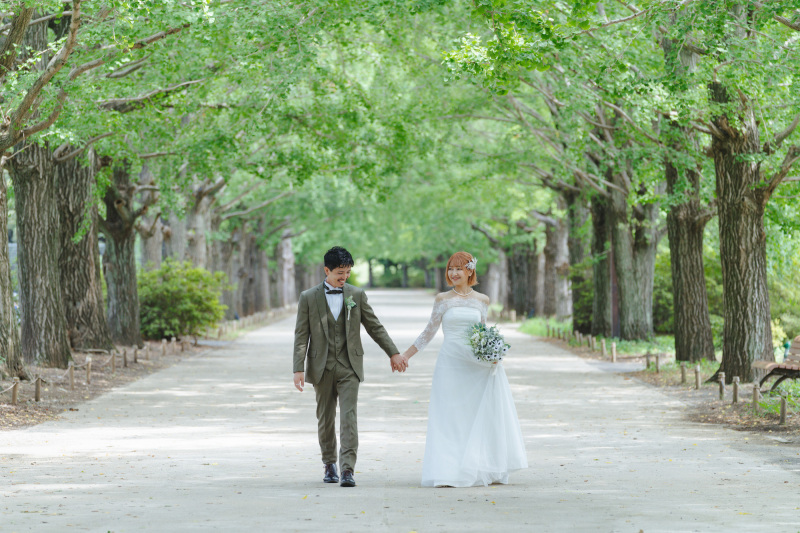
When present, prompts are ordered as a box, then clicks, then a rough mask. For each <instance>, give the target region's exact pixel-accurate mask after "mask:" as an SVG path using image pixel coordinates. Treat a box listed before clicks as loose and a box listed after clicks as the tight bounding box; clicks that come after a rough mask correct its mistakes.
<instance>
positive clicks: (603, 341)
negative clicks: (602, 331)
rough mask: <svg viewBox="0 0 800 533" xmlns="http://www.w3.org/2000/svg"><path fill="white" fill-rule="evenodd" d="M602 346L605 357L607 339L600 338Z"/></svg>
mask: <svg viewBox="0 0 800 533" xmlns="http://www.w3.org/2000/svg"><path fill="white" fill-rule="evenodd" d="M600 348H601V349H602V350H603V357H605V356H606V340H605V339H600Z"/></svg>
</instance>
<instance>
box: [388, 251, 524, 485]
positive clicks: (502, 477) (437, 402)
mask: <svg viewBox="0 0 800 533" xmlns="http://www.w3.org/2000/svg"><path fill="white" fill-rule="evenodd" d="M476 263H477V260H476V259H475V258H474V257H473V256H472V255H470V254H468V253H466V252H457V253H455V254H453V256H452V257H451V258H450V260H449V261H448V262H447V273H446V278H447V282H448V285H451V286H453V289H452V290H451V291H448V292H443V293H441V294H439V295H437V296H436V301H435V303H434V304H433V313H432V314H431V319H430V322H428V325H427V327H426V328H425V330H424V331H423V332H422V334H421V335H420V336H419V338H417V340H416V341H415V342H414V344H413V345H412V346H411V347H410V348H409V349H408V350H406V351H405V353H404V354H403V356H404V357H405V359H406V360H408V359H410V358H411V357H412V356H414V354H416V353H417V352H420V351H422V350H423V349H424V348H425V346H427V344H428V343H429V342H430V341H431V339H433V337H434V335H435V334H436V331H437V330H438V329H439V325H440V324H441V325H442V331H443V332H444V343H443V344H442V347H441V349H440V350H439V357H438V359H437V360H436V368H435V370H434V372H433V384H432V386H431V401H430V406H429V407H428V435H427V439H426V441H425V459H424V462H423V466H422V486H423V487H445V486H449V487H472V486H475V485H489V484H491V483H508V474H509V472H513V471H514V470H519V469H521V468H527V467H528V461H527V458H526V454H525V444H524V442H523V440H522V431H521V430H520V425H519V420H518V419H517V410H516V408H515V407H514V399H513V398H512V397H511V390H510V388H509V385H508V379H507V378H506V373H505V370H504V369H503V365H502V363H500V364H497V363H495V364H492V363H486V362H483V361H479V360H478V359H476V358H475V356H474V355H473V354H472V348H471V347H470V344H469V341H468V340H467V331H468V330H469V328H470V326H472V325H473V324H475V323H476V322H483V323H486V315H487V311H488V306H489V297H488V296H486V295H484V294H480V293H478V292H476V291H474V290H473V289H472V286H473V285H475V284H476V283H477V277H476V275H475V264H476Z"/></svg>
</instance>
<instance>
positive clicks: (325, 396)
mask: <svg viewBox="0 0 800 533" xmlns="http://www.w3.org/2000/svg"><path fill="white" fill-rule="evenodd" d="M358 384H359V381H358V376H357V375H356V373H355V372H354V371H353V369H352V368H349V367H347V366H345V365H343V364H341V363H340V362H339V361H336V364H335V365H334V367H333V369H326V370H325V372H323V374H322V379H320V380H319V383H317V384H315V385H314V392H315V393H316V397H317V434H318V436H319V447H320V450H321V451H322V462H323V463H324V464H330V463H336V401H337V399H338V401H339V418H340V430H339V432H340V440H341V448H340V449H339V468H340V469H341V470H342V471H344V470H352V471H355V466H356V454H357V453H358Z"/></svg>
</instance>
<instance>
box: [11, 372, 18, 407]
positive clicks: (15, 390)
mask: <svg viewBox="0 0 800 533" xmlns="http://www.w3.org/2000/svg"><path fill="white" fill-rule="evenodd" d="M18 399H19V378H14V386H13V387H12V388H11V405H17V400H18Z"/></svg>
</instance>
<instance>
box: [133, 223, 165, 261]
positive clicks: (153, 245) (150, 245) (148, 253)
mask: <svg viewBox="0 0 800 533" xmlns="http://www.w3.org/2000/svg"><path fill="white" fill-rule="evenodd" d="M153 218H154V217H143V218H142V227H143V228H145V229H146V230H148V231H147V232H146V233H144V232H140V233H139V241H140V242H141V244H142V263H141V265H142V268H143V269H145V270H158V269H159V268H161V261H162V257H163V253H164V224H162V223H161V219H160V218H159V219H158V220H156V221H155V223H154V222H153ZM149 230H152V231H149Z"/></svg>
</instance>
